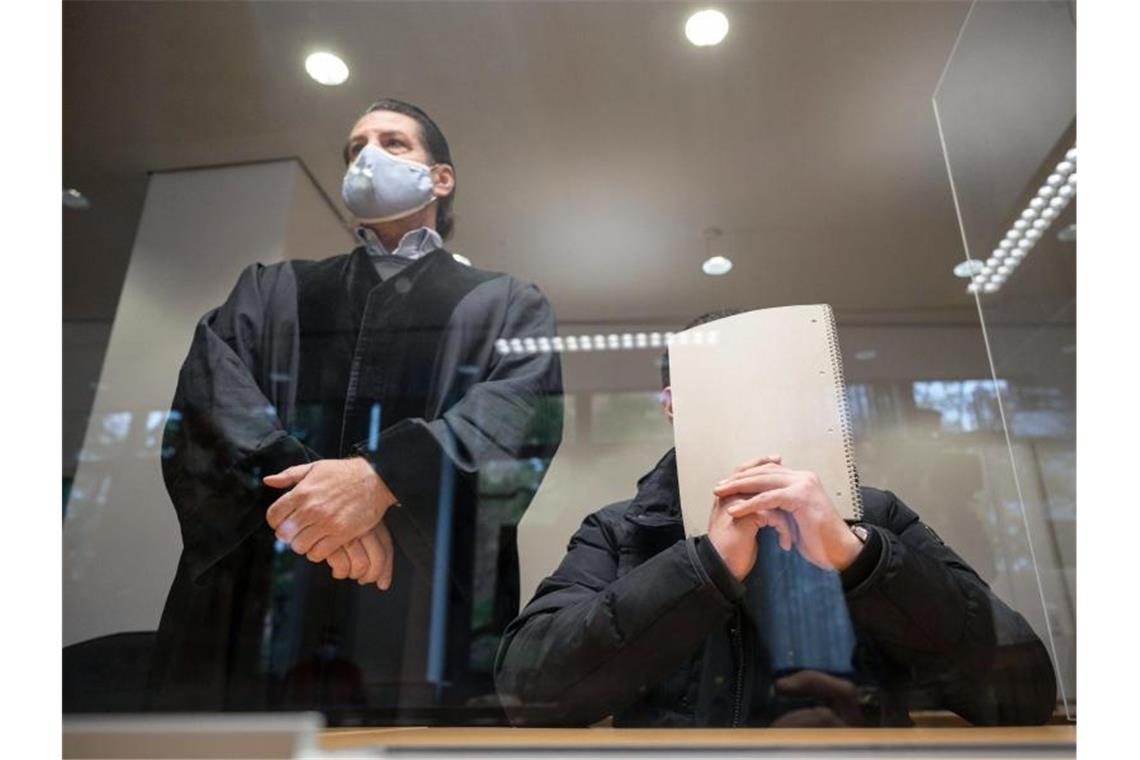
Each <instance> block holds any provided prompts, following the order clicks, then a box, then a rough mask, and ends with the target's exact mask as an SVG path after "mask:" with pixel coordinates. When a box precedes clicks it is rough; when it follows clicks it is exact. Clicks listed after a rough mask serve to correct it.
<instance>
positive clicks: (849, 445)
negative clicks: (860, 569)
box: [823, 304, 863, 521]
mask: <svg viewBox="0 0 1140 760" xmlns="http://www.w3.org/2000/svg"><path fill="white" fill-rule="evenodd" d="M823 309H824V311H825V312H826V313H827V320H826V323H827V345H828V350H829V351H830V353H831V371H832V376H833V377H834V378H835V402H836V404H837V405H838V407H839V424H840V425H842V426H843V429H842V431H841V433H842V435H843V452H844V456H845V458H846V460H847V487H848V488H850V489H851V501H852V503H853V504H854V507H855V519H856V520H857V521H858V520H862V519H863V492H862V491H860V490H859V471H858V470H857V469H856V467H855V432H854V431H853V430H852V429H851V415H850V413H849V412H848V409H847V383H846V382H845V381H844V379H843V356H842V355H841V354H840V353H839V330H838V328H837V327H836V325H835V312H834V311H832V309H831V307H830V306H829V305H827V304H823Z"/></svg>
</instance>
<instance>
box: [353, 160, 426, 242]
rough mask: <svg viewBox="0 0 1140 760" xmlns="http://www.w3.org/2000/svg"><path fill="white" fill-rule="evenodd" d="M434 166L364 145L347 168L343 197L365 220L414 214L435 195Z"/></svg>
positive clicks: (375, 220) (386, 218) (384, 219)
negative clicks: (433, 190)
mask: <svg viewBox="0 0 1140 760" xmlns="http://www.w3.org/2000/svg"><path fill="white" fill-rule="evenodd" d="M431 170H432V167H430V166H425V165H424V164H420V163H417V162H415V161H408V160H406V159H402V158H397V157H395V156H393V155H392V154H391V153H389V152H388V151H386V150H384V149H382V148H377V147H376V146H375V145H365V146H364V147H363V148H362V149H361V151H360V153H358V154H357V156H356V159H355V160H353V162H352V164H351V165H350V166H349V167H348V171H347V172H345V175H344V182H343V184H342V185H341V189H340V192H341V197H342V198H344V203H345V205H346V206H348V210H349V211H351V212H352V213H353V215H355V216H356V218H357V219H359V220H360V221H362V222H368V223H372V222H390V221H392V220H393V219H400V218H402V217H405V216H407V215H409V214H414V213H415V212H417V211H419V210H420V209H422V208H424V207H425V206H427V205H428V204H429V203H431V202H432V201H433V200H435V196H434V195H433V194H432V189H433V188H434V182H432V178H431Z"/></svg>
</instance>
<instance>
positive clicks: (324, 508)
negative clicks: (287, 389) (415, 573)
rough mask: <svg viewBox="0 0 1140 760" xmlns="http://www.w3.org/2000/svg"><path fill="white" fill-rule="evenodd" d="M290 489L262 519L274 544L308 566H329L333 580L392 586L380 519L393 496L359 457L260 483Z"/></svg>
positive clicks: (389, 549) (389, 548) (389, 550)
mask: <svg viewBox="0 0 1140 760" xmlns="http://www.w3.org/2000/svg"><path fill="white" fill-rule="evenodd" d="M263 480H264V482H265V484H266V485H267V486H270V487H271V488H289V489H290V490H289V491H288V492H287V493H285V494H284V495H282V496H280V497H279V498H278V499H277V500H276V501H274V502H273V504H271V505H270V507H269V509H268V510H267V511H266V513H265V520H266V522H268V523H269V527H271V528H273V531H274V533H275V534H276V536H277V538H278V539H279V540H281V541H283V542H285V543H287V544H289V546H290V548H291V549H292V550H293V551H294V552H296V553H297V554H303V555H304V556H305V557H306V558H307V559H309V560H310V561H311V562H327V563H328V564H329V566H330V567H331V568H332V575H333V577H334V578H338V579H341V578H352V579H354V580H356V581H357V582H359V583H361V584H365V583H375V584H376V585H377V586H379V587H380V588H381V589H383V590H387V589H388V587H389V586H390V585H391V583H392V560H393V551H394V550H393V545H392V536H391V534H390V533H389V532H388V529H387V528H386V527H385V526H384V523H383V518H384V514H385V513H386V512H387V511H388V508H389V507H391V506H392V505H393V504H395V502H396V497H395V495H394V494H393V493H392V492H391V490H389V489H388V487H387V486H386V485H385V484H384V481H383V480H382V479H381V478H380V476H379V475H377V474H376V471H375V470H373V469H372V466H371V465H370V464H369V463H368V462H367V460H365V459H363V458H361V457H352V458H349V459H322V460H320V461H317V462H311V463H308V464H301V465H297V466H295V467H289V468H288V469H285V470H282V471H281V472H278V473H276V474H274V475H268V476H266V477H265V478H264V479H263Z"/></svg>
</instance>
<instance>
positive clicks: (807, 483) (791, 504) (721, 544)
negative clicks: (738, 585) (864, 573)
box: [708, 455, 863, 580]
mask: <svg viewBox="0 0 1140 760" xmlns="http://www.w3.org/2000/svg"><path fill="white" fill-rule="evenodd" d="M713 498H714V501H713V509H712V513H711V514H710V516H709V531H708V536H709V540H710V541H712V543H713V546H714V547H716V550H717V552H718V553H719V554H720V556H721V558H723V559H724V561H725V564H726V565H727V566H728V569H729V570H730V571H731V572H732V574H733V575H734V576H735V577H736V578H737V579H739V580H743V579H744V576H746V575H747V574H748V572H749V571H750V570H751V569H752V566H753V565H754V564H755V562H756V552H757V548H756V546H757V545H756V531H758V530H759V529H760V528H763V527H765V526H771V527H772V528H775V530H776V533H777V534H778V535H779V540H780V546H781V548H783V549H785V550H790V549H791V548H792V547H793V546H795V547H796V549H797V550H799V552H800V554H802V555H803V556H804V557H805V558H806V559H807V560H808V561H810V562H812V563H813V564H815V565H818V566H819V567H824V568H828V569H833V570H843V569H845V568H847V567H848V566H849V565H850V564H851V563H852V562H853V561H854V560H855V557H856V556H858V554H859V552H860V551H861V550H862V548H863V544H862V542H860V541H859V539H858V538H857V537H856V536H855V534H854V533H852V532H851V529H850V528H849V527H848V526H847V523H846V522H844V521H843V518H842V517H841V516H840V515H839V512H838V511H837V510H836V509H835V504H834V503H833V502H832V501H831V498H830V497H829V496H828V495H827V491H826V490H825V489H824V487H823V483H822V482H820V479H819V476H818V475H816V474H815V473H814V472H810V471H807V470H792V469H789V468H787V467H784V465H783V462H782V460H781V458H780V457H779V456H778V455H777V456H764V457H759V458H758V459H753V460H751V461H749V462H745V463H744V464H742V465H741V466H740V467H737V468H736V469H735V470H733V472H732V474H730V475H729V476H728V477H726V478H725V479H724V480H722V481H721V482H720V483H718V484H717V485H716V487H715V488H714V489H713Z"/></svg>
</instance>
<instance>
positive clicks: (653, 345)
mask: <svg viewBox="0 0 1140 760" xmlns="http://www.w3.org/2000/svg"><path fill="white" fill-rule="evenodd" d="M689 335H690V333H688V332H682V333H678V334H676V335H674V333H671V332H667V333H659V332H653V333H643V332H639V333H610V334H609V335H555V336H554V337H547V336H545V335H544V336H541V337H537V338H535V337H530V338H511V339H510V340H508V339H506V338H499V339H498V340H496V341H495V350H496V351H498V352H499V353H500V354H549V353H555V354H561V353H574V352H576V351H629V350H638V349H661V348H664V347H666V346H668V345H671V344H672V343H673V340H674V338H676V340H678V341H679V342H682V343H685V342H687V341H688V340H689ZM691 335H692V340H693V343H694V344H701V343H707V344H708V345H714V344H715V343H716V342H717V336H716V332H715V331H701V332H696V333H692V334H691Z"/></svg>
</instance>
